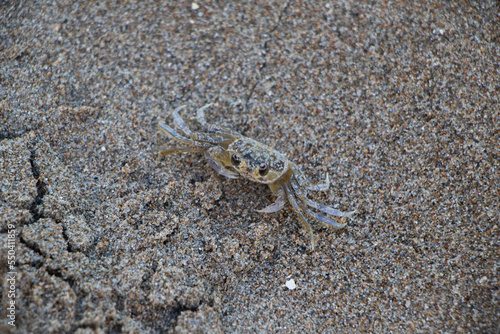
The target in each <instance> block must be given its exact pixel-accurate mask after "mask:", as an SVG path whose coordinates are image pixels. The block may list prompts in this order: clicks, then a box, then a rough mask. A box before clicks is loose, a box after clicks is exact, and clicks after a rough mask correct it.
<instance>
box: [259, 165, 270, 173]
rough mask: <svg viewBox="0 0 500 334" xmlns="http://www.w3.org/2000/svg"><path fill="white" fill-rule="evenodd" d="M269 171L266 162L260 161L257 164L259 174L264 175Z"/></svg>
mask: <svg viewBox="0 0 500 334" xmlns="http://www.w3.org/2000/svg"><path fill="white" fill-rule="evenodd" d="M268 172H269V169H268V168H267V164H266V163H264V162H263V163H261V164H260V165H259V174H260V175H262V176H264V175H266V174H267V173H268Z"/></svg>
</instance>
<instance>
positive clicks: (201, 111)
mask: <svg viewBox="0 0 500 334" xmlns="http://www.w3.org/2000/svg"><path fill="white" fill-rule="evenodd" d="M211 105H212V103H209V104H207V105H205V106H203V107H201V108H200V109H198V111H197V112H196V119H197V120H198V123H200V124H201V125H202V126H204V127H205V128H207V129H208V132H215V133H218V134H220V135H223V136H224V135H225V136H232V137H235V136H236V137H238V136H239V135H238V134H237V133H235V132H233V131H231V130H228V129H223V128H221V127H220V126H216V125H212V124H208V123H207V120H206V118H205V109H207V108H208V107H210V106H211Z"/></svg>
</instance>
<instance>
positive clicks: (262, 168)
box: [158, 104, 356, 250]
mask: <svg viewBox="0 0 500 334" xmlns="http://www.w3.org/2000/svg"><path fill="white" fill-rule="evenodd" d="M210 105H211V104H207V105H205V106H204V107H202V108H201V109H199V110H198V111H197V115H196V118H197V120H198V122H199V123H200V125H202V126H203V127H205V128H206V132H201V133H200V132H193V131H191V130H190V129H189V127H188V126H187V124H186V123H185V122H184V120H183V119H182V117H181V116H180V115H179V111H180V110H182V109H183V108H185V106H181V107H179V108H177V109H175V110H174V111H173V113H172V116H173V120H174V128H175V129H174V128H172V127H170V126H168V125H166V124H165V123H163V122H159V124H158V125H159V128H160V129H161V130H163V131H164V132H165V133H166V134H167V135H169V136H170V137H171V138H173V139H174V140H175V141H176V142H177V143H178V144H179V145H178V146H175V147H172V148H169V149H167V150H164V151H162V152H160V158H161V157H164V156H167V155H170V154H174V153H182V152H189V153H201V154H203V156H204V157H205V159H206V161H207V162H208V165H209V166H210V167H212V168H213V169H214V170H215V171H216V172H217V173H219V174H220V175H223V176H225V177H228V178H231V179H237V178H239V177H240V176H241V177H243V178H245V179H248V180H251V181H255V182H258V183H263V184H267V185H268V186H269V188H270V189H271V192H272V193H273V194H274V195H276V196H277V199H276V201H275V202H274V203H272V204H271V205H269V206H267V207H265V208H263V209H260V210H256V211H257V212H261V213H274V212H277V211H279V210H281V209H283V208H284V207H285V205H286V203H287V201H288V202H289V203H290V204H291V206H292V209H293V210H294V211H295V213H296V214H297V216H298V218H299V220H300V221H301V222H302V224H303V225H304V227H305V228H306V229H307V231H308V232H309V234H310V237H311V248H312V249H313V250H314V234H313V230H312V228H311V225H310V224H309V222H308V219H307V217H309V218H312V219H313V220H316V221H318V222H320V223H323V224H324V225H326V226H329V227H333V228H335V229H340V228H343V227H345V226H346V224H347V223H344V222H343V223H339V222H337V220H335V219H334V218H333V217H349V216H351V215H352V214H354V213H355V212H356V210H354V211H351V212H342V211H339V210H336V209H334V208H331V207H329V206H326V205H323V204H320V203H317V202H314V201H312V200H311V199H309V198H308V197H307V196H308V193H307V192H308V191H309V190H310V191H326V190H327V189H328V188H329V187H330V178H329V176H328V173H326V176H325V181H324V182H323V183H313V182H311V181H310V180H309V179H308V178H307V177H306V176H305V175H304V173H303V172H302V170H301V169H300V168H299V166H297V165H296V164H295V163H293V162H292V161H290V160H288V159H287V158H286V157H285V156H284V155H283V154H281V153H280V152H278V151H276V150H275V149H273V148H271V147H269V146H266V145H264V144H261V143H259V142H257V141H255V140H253V139H251V138H248V137H245V136H243V135H241V134H239V133H236V132H234V131H231V130H229V129H226V128H222V127H219V126H216V125H210V124H208V123H207V121H206V120H205V112H204V111H205V110H206V109H207V108H208V107H209V106H210Z"/></svg>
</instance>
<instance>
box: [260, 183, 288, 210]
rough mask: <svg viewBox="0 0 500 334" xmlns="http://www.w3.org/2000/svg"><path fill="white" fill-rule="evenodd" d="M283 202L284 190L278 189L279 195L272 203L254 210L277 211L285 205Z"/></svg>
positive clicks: (284, 200) (284, 201)
mask: <svg viewBox="0 0 500 334" xmlns="http://www.w3.org/2000/svg"><path fill="white" fill-rule="evenodd" d="M285 204H286V199H285V192H284V191H283V189H280V190H279V196H278V198H277V199H276V201H274V203H273V204H271V205H268V206H266V207H265V208H264V209H260V210H256V211H257V212H263V213H273V212H278V211H280V210H281V209H283V207H284V206H285Z"/></svg>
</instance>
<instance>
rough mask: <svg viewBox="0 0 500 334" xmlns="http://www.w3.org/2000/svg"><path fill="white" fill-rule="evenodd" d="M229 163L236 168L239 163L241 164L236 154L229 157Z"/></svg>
mask: <svg viewBox="0 0 500 334" xmlns="http://www.w3.org/2000/svg"><path fill="white" fill-rule="evenodd" d="M231 162H232V163H233V165H235V166H238V165H239V164H240V162H241V158H240V156H239V155H238V154H236V153H235V154H233V155H232V156H231Z"/></svg>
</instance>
